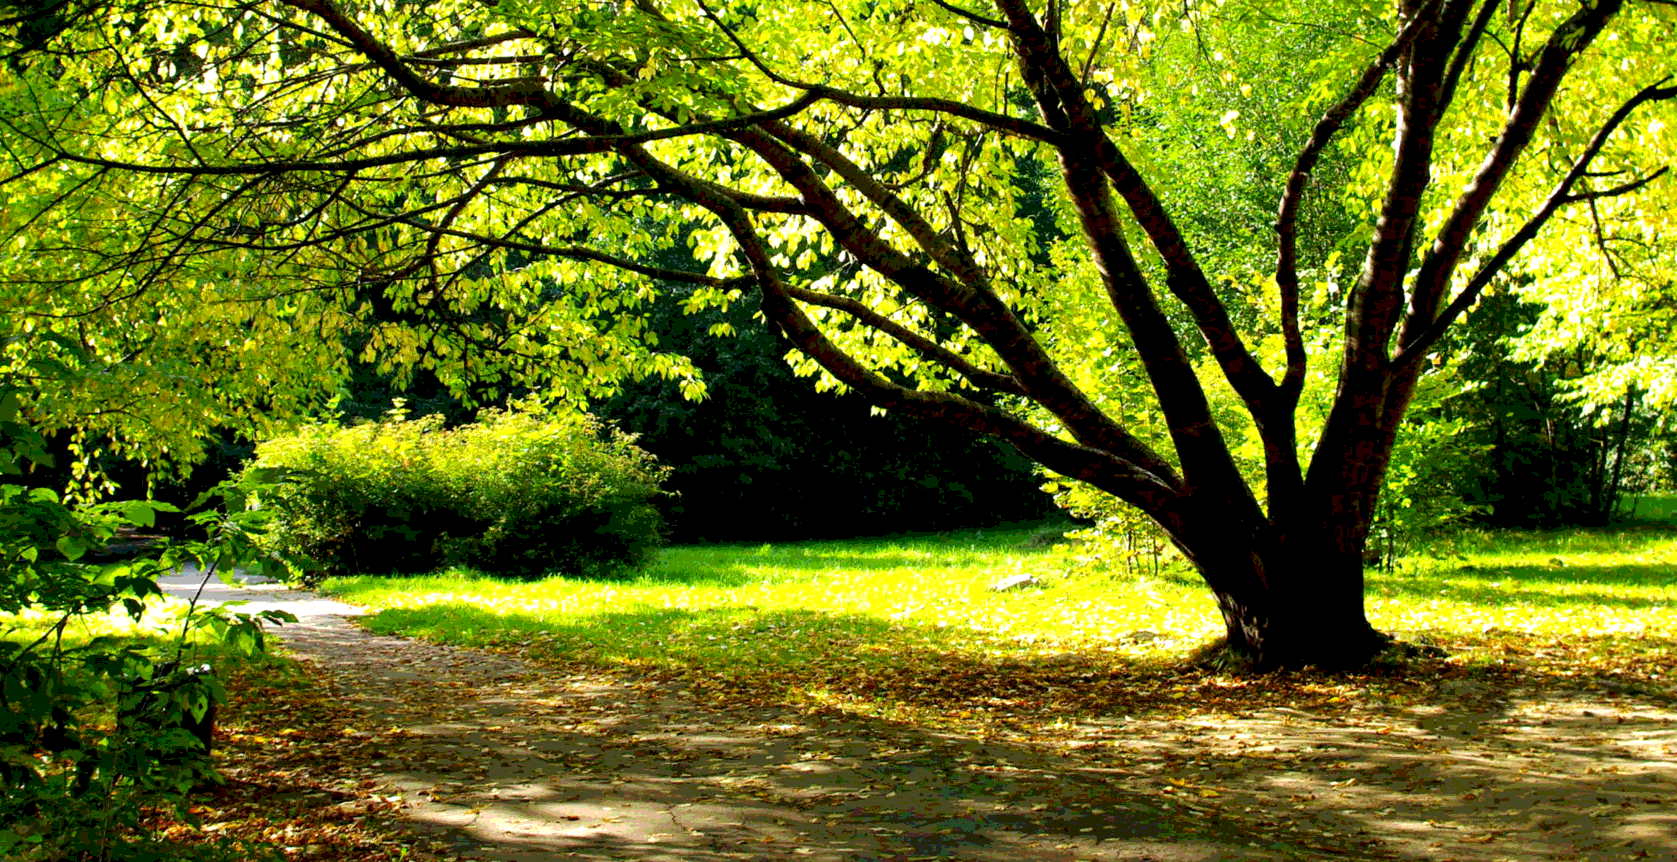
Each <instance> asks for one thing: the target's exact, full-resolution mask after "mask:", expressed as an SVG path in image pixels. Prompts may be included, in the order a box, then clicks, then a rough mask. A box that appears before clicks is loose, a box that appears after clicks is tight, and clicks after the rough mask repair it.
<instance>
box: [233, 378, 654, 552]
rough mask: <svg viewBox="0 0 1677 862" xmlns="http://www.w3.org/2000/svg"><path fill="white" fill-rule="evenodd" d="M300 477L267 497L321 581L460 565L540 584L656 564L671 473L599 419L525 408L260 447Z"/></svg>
mask: <svg viewBox="0 0 1677 862" xmlns="http://www.w3.org/2000/svg"><path fill="white" fill-rule="evenodd" d="M268 467H285V468H290V469H293V470H298V471H301V472H300V473H299V474H298V475H297V476H296V478H294V479H293V480H292V481H289V482H287V483H285V484H283V485H281V486H280V487H279V489H277V490H276V491H273V492H270V493H269V494H267V495H264V496H263V498H262V505H263V506H264V507H265V508H269V509H272V510H273V511H274V512H275V514H276V518H275V528H274V530H273V532H272V533H271V537H272V540H273V541H274V542H276V543H277V544H279V545H282V546H285V547H288V548H290V549H293V550H296V551H299V552H301V553H303V554H306V555H308V556H310V557H313V558H314V559H315V560H316V561H317V562H318V563H319V564H320V566H321V571H322V573H324V574H347V573H352V572H366V573H385V572H418V571H428V570H431V569H435V568H438V567H440V566H445V565H451V564H463V565H469V566H473V567H475V568H479V569H482V570H484V571H490V572H497V573H502V574H509V575H516V576H521V577H534V576H539V575H542V574H545V573H547V572H552V571H561V572H566V573H572V574H590V575H597V574H606V573H610V572H612V571H616V570H619V569H623V568H625V567H631V566H637V565H640V564H643V563H645V562H646V561H647V559H648V558H649V556H650V555H651V553H652V552H653V550H654V549H656V548H657V546H658V542H659V523H660V522H659V517H658V513H657V510H656V509H655V508H654V507H653V506H652V500H653V498H654V497H656V496H657V495H658V493H659V492H658V483H659V482H660V481H661V480H662V479H663V477H664V473H665V472H666V471H664V470H663V469H661V468H659V467H657V466H656V465H655V464H654V463H653V461H652V458H651V456H649V455H647V454H646V453H645V452H643V451H641V450H640V449H639V448H637V447H636V446H635V445H634V442H633V440H632V438H630V437H628V436H626V435H624V434H621V433H619V432H616V431H612V430H609V429H605V428H603V427H602V426H601V425H600V424H599V423H598V422H597V421H595V420H594V419H593V418H592V417H587V416H557V415H554V414H552V413H549V412H546V411H543V410H541V409H539V408H537V407H535V406H534V405H531V404H525V405H520V406H518V407H515V409H513V410H510V411H501V410H486V411H484V412H483V413H482V414H481V415H480V417H479V421H478V422H477V423H475V424H470V425H464V426H461V427H458V428H453V429H445V428H444V427H443V420H442V417H440V416H427V417H424V418H419V419H409V418H407V417H406V416H405V415H403V414H402V413H400V412H399V411H398V412H392V413H391V414H390V415H388V416H386V417H385V418H384V419H383V420H382V421H379V422H368V423H364V424H361V425H355V426H350V427H336V426H314V427H309V428H305V429H303V430H301V431H298V432H297V433H295V434H292V435H290V436H287V437H281V438H278V439H275V440H271V441H269V442H267V443H264V444H262V445H261V446H260V447H258V448H257V461H256V468H257V469H261V468H268Z"/></svg>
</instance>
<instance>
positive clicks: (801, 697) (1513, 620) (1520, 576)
mask: <svg viewBox="0 0 1677 862" xmlns="http://www.w3.org/2000/svg"><path fill="white" fill-rule="evenodd" d="M1033 532H1034V531H1033V530H1032V529H1030V528H1019V529H1003V530H983V531H977V530H972V531H963V532H954V533H946V534H939V535H932V536H912V537H892V538H879V539H857V540H850V541H840V542H809V543H797V544H787V545H776V546H768V545H752V546H689V547H677V548H671V549H668V550H666V551H665V552H664V553H663V554H662V556H661V558H660V559H659V561H658V563H657V564H656V565H655V566H654V567H652V568H651V569H650V570H649V571H647V572H646V573H645V574H643V575H641V576H639V577H636V578H633V579H630V580H623V581H591V580H580V579H574V578H566V577H554V578H549V579H546V580H542V581H534V582H515V581H505V580H498V579H494V578H489V577H485V576H482V575H479V574H476V573H473V572H470V571H462V570H456V571H450V572H446V573H443V574H437V575H426V576H417V577H402V578H388V577H361V578H344V579H338V580H334V581H330V582H329V583H328V584H327V588H328V589H329V590H330V591H332V592H334V593H336V594H338V595H340V596H342V597H343V598H345V599H346V600H348V601H351V602H355V603H358V604H362V605H365V606H368V607H369V608H371V609H373V610H375V611H376V613H374V614H373V615H371V616H370V617H368V618H367V621H366V622H367V625H368V626H370V627H371V628H372V629H374V630H375V631H379V632H386V633H401V634H406V635H413V636H420V637H426V638H431V639H435V640H439V641H444V642H448V643H454V644H467V645H475V646H486V647H497V648H505V649H511V650H515V651H517V652H519V653H520V654H523V655H528V656H531V657H534V658H539V659H545V660H548V661H552V662H556V663H579V664H582V665H586V666H591V667H602V666H603V667H622V668H633V669H637V670H642V671H654V672H666V673H675V674H679V675H683V676H687V677H690V678H694V679H696V680H698V681H700V682H704V683H709V684H713V685H720V686H722V687H724V688H726V687H727V686H729V685H735V686H745V687H748V688H750V689H752V690H753V691H756V692H758V693H759V696H761V695H764V694H766V695H768V696H771V697H774V698H776V699H782V698H789V699H791V700H793V701H795V702H804V703H809V704H812V705H824V706H836V707H839V708H842V709H846V710H854V711H861V712H866V713H872V714H899V715H901V714H902V713H903V710H905V709H906V710H909V711H911V712H912V711H926V710H929V711H930V712H936V711H938V710H940V709H949V708H952V707H959V708H969V707H974V705H975V704H977V705H981V706H982V705H988V706H993V707H995V708H997V709H998V710H1003V711H1007V712H1011V713H1018V712H1019V711H1020V710H1025V711H1029V712H1038V713H1043V714H1046V713H1049V712H1052V711H1054V710H1056V709H1063V708H1065V707H1067V706H1068V705H1070V706H1072V707H1074V708H1075V704H1069V703H1068V701H1067V698H1068V697H1072V695H1070V694H1064V693H1062V692H1061V691H1060V689H1062V688H1068V687H1069V688H1078V687H1079V686H1077V685H1076V683H1075V681H1076V680H1078V679H1083V678H1086V677H1087V675H1088V674H1089V673H1096V674H1103V675H1110V674H1114V673H1122V674H1128V675H1131V676H1132V677H1133V676H1134V675H1136V674H1138V673H1139V674H1141V675H1144V676H1146V675H1153V676H1157V675H1159V674H1172V673H1175V671H1174V669H1173V668H1172V663H1173V662H1174V660H1176V659H1179V658H1180V657H1182V656H1183V655H1185V654H1187V653H1188V652H1190V651H1191V650H1192V649H1193V648H1194V647H1196V646H1199V645H1200V644H1203V643H1205V642H1207V641H1209V640H1211V639H1213V638H1214V637H1216V636H1217V635H1218V634H1219V633H1220V628H1221V622H1220V619H1219V618H1218V616H1217V613H1216V610H1215V608H1214V606H1213V604H1212V601H1211V598H1210V596H1209V593H1207V591H1206V590H1205V589H1204V588H1203V586H1202V585H1201V584H1200V583H1199V581H1198V579H1197V578H1196V577H1195V576H1193V575H1192V574H1191V573H1189V572H1187V571H1186V570H1184V569H1182V568H1181V567H1180V566H1177V567H1170V566H1167V567H1165V568H1164V569H1163V570H1162V571H1160V572H1159V573H1157V574H1154V573H1153V572H1152V570H1151V567H1143V568H1144V569H1145V571H1144V572H1143V573H1139V574H1137V573H1132V572H1131V571H1130V570H1129V569H1128V567H1126V566H1123V565H1112V564H1108V563H1104V562H1102V561H1101V560H1098V559H1093V558H1091V557H1089V556H1087V555H1084V554H1083V553H1082V552H1080V551H1079V550H1078V549H1077V548H1075V547H1067V546H1058V547H1053V548H1032V547H1030V545H1031V544H1033V543H1031V542H1030V541H1029V540H1030V539H1031V537H1032V535H1033ZM1018 574H1028V575H1031V576H1033V577H1035V578H1036V579H1037V580H1038V581H1040V585H1039V586H1033V587H1025V588H1022V589H1016V590H1012V591H1008V592H1003V593H997V592H993V591H991V590H990V589H989V585H990V584H992V583H993V582H995V581H996V580H998V579H1000V578H1005V577H1009V576H1012V575H1018ZM1368 608H1369V614H1370V617H1371V619H1372V621H1373V622H1374V624H1375V625H1376V626H1377V627H1379V628H1381V629H1383V630H1388V631H1397V632H1401V633H1404V634H1405V635H1407V636H1425V637H1426V638H1429V639H1431V640H1433V641H1435V642H1438V643H1440V644H1442V645H1444V646H1445V647H1446V648H1447V649H1449V650H1451V651H1452V652H1453V653H1455V654H1456V656H1457V661H1459V662H1465V663H1473V662H1496V661H1500V659H1501V658H1502V657H1504V656H1507V655H1534V654H1535V655H1538V656H1547V655H1556V654H1559V653H1558V652H1556V651H1560V652H1565V653H1566V654H1567V655H1568V656H1571V657H1574V658H1576V657H1578V656H1581V655H1583V656H1584V658H1583V659H1581V660H1584V661H1586V662H1587V663H1592V664H1593V666H1594V667H1595V668H1596V670H1599V671H1600V672H1601V673H1605V674H1613V673H1618V672H1620V671H1622V670H1623V669H1625V668H1626V667H1629V666H1631V665H1634V664H1635V663H1636V661H1635V660H1636V659H1637V658H1638V657H1641V656H1646V655H1648V654H1649V652H1650V651H1652V652H1653V653H1658V654H1661V655H1664V654H1667V653H1672V645H1673V643H1677V640H1674V639H1677V531H1673V530H1669V529H1653V528H1641V529H1628V530H1603V531H1586V530H1566V531H1555V532H1506V531H1504V532H1487V531H1466V532H1460V533H1457V534H1454V535H1452V536H1450V537H1448V538H1444V539H1441V540H1439V541H1436V542H1434V543H1433V544H1432V545H1431V546H1430V547H1429V548H1427V549H1426V550H1425V552H1423V553H1421V554H1418V555H1415V556H1413V557H1411V558H1410V559H1408V560H1407V561H1406V562H1405V563H1404V565H1402V566H1401V567H1400V569H1399V571H1397V572H1392V573H1386V572H1374V573H1371V574H1370V579H1369V598H1368ZM1580 651H1582V652H1580ZM1585 653H1587V654H1588V655H1584V654H1585ZM1659 664H1661V662H1654V663H1651V664H1648V665H1647V668H1648V670H1649V672H1650V673H1653V674H1654V675H1655V678H1657V672H1658V665H1659ZM998 667H1006V668H1008V669H1009V673H1008V678H1009V679H1010V680H1013V681H1014V682H1016V683H1017V682H1019V681H1020V680H1027V681H1029V680H1034V682H1030V683H1029V684H1023V683H1020V684H1018V685H1013V686H1011V687H1010V688H1009V689H1008V690H1007V691H999V690H997V691H994V692H992V693H990V694H983V695H980V694H979V693H978V691H979V689H981V688H990V689H993V688H994V680H995V678H996V676H997V674H996V670H997V668H998ZM1567 672H1568V673H1575V672H1576V671H1567ZM1079 674H1082V675H1083V676H1079ZM1103 678H1104V676H1103ZM964 679H970V680H971V681H972V682H973V685H972V686H963V685H962V681H963V680H964ZM921 708H924V709H921ZM974 708H976V707H974Z"/></svg>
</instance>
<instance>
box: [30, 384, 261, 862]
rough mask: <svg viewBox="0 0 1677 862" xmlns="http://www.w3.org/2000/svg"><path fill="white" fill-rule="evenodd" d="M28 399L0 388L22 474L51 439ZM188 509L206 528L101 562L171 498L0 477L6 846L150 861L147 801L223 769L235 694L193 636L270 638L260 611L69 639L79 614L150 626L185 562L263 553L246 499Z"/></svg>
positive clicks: (51, 855) (222, 562) (180, 791)
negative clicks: (126, 498)
mask: <svg viewBox="0 0 1677 862" xmlns="http://www.w3.org/2000/svg"><path fill="white" fill-rule="evenodd" d="M20 404H21V400H20V399H19V398H18V396H17V394H16V393H15V392H13V391H10V390H9V389H8V390H5V391H3V392H0V453H3V455H0V468H4V472H6V473H9V474H14V475H15V474H17V473H19V472H20V468H21V467H22V466H23V464H24V463H25V462H28V461H34V460H36V459H40V458H43V457H44V440H43V439H42V438H41V437H40V435H39V433H38V432H36V431H35V430H34V429H33V428H32V427H30V426H29V425H28V424H27V423H26V422H24V421H22V420H21V417H20V415H19V409H20ZM221 493H222V496H223V497H225V498H226V500H227V504H226V507H225V510H223V509H215V508H211V509H206V510H204V511H200V512H196V513H194V514H193V515H191V516H190V517H191V520H192V522H193V523H194V524H195V525H196V526H197V527H198V528H200V529H201V530H202V531H203V532H204V533H205V534H206V538H205V539H203V540H199V541H187V542H180V543H175V544H170V545H168V546H166V547H164V548H162V549H161V550H160V551H159V552H158V553H157V554H156V555H155V556H151V557H144V558H140V559H135V560H132V561H129V562H124V563H110V564H103V565H97V564H91V563H88V562H86V561H85V559H84V558H85V555H86V554H87V553H88V552H89V551H90V550H95V549H98V548H100V547H102V546H103V545H104V543H105V542H106V541H108V540H109V539H110V538H111V537H112V536H113V535H115V533H116V531H117V529H118V528H119V527H120V526H124V525H127V526H151V525H152V524H153V523H154V520H155V517H156V513H157V511H159V510H162V509H167V508H169V507H167V506H165V505H164V504H160V503H156V502H137V501H136V502H125V503H116V504H108V505H103V506H97V507H92V508H87V509H82V510H72V509H71V508H69V507H67V506H66V505H65V504H64V503H62V502H61V501H60V500H59V499H58V498H57V496H56V495H54V494H53V493H52V492H50V491H47V490H44V489H39V488H37V489H29V488H25V487H23V486H21V485H17V484H12V483H11V482H7V483H6V484H4V485H0V555H3V556H0V566H3V567H4V570H3V571H0V624H3V625H4V626H5V636H4V638H0V790H3V792H4V796H3V797H0V852H4V853H5V854H7V857H8V858H16V859H20V860H58V859H66V860H70V859H74V860H82V859H88V860H107V859H136V860H139V859H155V858H158V855H157V854H158V853H160V852H164V851H162V850H160V849H159V847H158V845H157V842H156V839H155V838H154V837H153V836H151V835H149V834H148V833H147V832H146V831H145V830H144V828H143V825H144V824H143V822H142V816H143V814H144V812H145V811H146V810H147V809H148V808H149V807H151V806H157V805H175V806H184V805H185V801H186V795H187V793H188V791H190V790H191V789H192V787H193V786H194V785H195V784H197V783H199V782H202V781H206V780H211V779H213V778H214V772H213V770H212V769H211V768H210V762H209V752H208V739H207V734H208V728H209V726H210V724H211V722H212V720H213V719H212V716H213V712H214V709H215V704H216V703H218V702H221V701H223V700H225V697H226V695H225V691H224V690H223V688H222V686H221V683H220V681H219V679H218V677H217V675H216V674H215V672H214V670H213V669H212V667H211V666H210V665H209V664H203V663H201V662H200V660H199V659H198V658H197V657H196V654H195V650H194V648H192V647H190V646H189V644H190V640H191V639H192V638H194V637H206V636H208V637H213V638H214V639H215V640H217V641H220V642H224V643H228V644H232V645H234V646H235V647H237V648H239V649H242V650H245V651H247V652H249V651H257V650H260V649H261V648H262V643H263V642H262V629H261V623H263V622H278V621H281V620H283V619H289V618H290V615H289V614H282V613H264V614H261V615H257V616H252V615H249V614H239V613H233V612H231V611H228V610H226V609H223V608H214V609H208V610H206V609H199V608H197V607H196V606H193V607H191V608H189V609H188V611H187V613H186V614H185V615H184V618H182V619H181V620H180V621H179V629H178V630H177V631H176V632H175V633H174V635H173V636H172V637H165V638H162V639H158V638H155V637H154V638H151V639H147V638H140V637H135V636H133V635H132V634H129V635H120V634H115V635H101V636H98V637H94V638H92V639H91V640H88V641H86V642H77V639H76V638H75V637H74V636H73V634H72V635H71V636H69V637H67V633H68V632H70V629H71V626H72V624H81V623H84V622H86V621H89V620H98V619H100V618H103V617H106V616H120V617H125V618H126V619H127V620H128V621H130V622H132V623H139V622H140V621H141V619H142V618H143V617H145V616H146V615H147V613H148V607H149V606H148V602H147V600H148V599H152V598H156V597H159V596H160V595H161V592H160V590H159V588H158V585H157V578H158V576H159V575H161V574H164V573H166V572H169V571H172V570H175V569H178V568H180V567H181V566H183V565H186V564H193V565H197V566H199V567H201V568H202V569H203V570H204V571H205V572H206V575H205V577H206V579H207V578H208V577H211V576H212V575H213V573H214V572H216V571H217V570H220V571H221V572H223V573H224V574H225V573H227V572H230V571H231V570H232V568H233V567H234V566H235V565H240V564H252V565H254V564H256V563H257V561H258V559H259V555H258V554H257V553H256V551H255V544H254V541H253V537H254V535H255V534H256V533H257V532H258V531H259V530H260V529H261V525H262V521H263V520H264V518H263V516H262V515H260V514H257V513H250V512H246V511H243V505H242V500H243V495H242V494H241V493H240V490H239V489H237V488H232V487H225V488H222V489H221Z"/></svg>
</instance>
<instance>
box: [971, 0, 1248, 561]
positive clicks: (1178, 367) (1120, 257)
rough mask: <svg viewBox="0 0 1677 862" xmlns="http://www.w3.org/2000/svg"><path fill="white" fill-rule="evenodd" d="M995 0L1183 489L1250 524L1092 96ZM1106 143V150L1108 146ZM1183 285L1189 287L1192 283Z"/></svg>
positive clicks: (1020, 11)
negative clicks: (1165, 431) (1223, 505)
mask: <svg viewBox="0 0 1677 862" xmlns="http://www.w3.org/2000/svg"><path fill="white" fill-rule="evenodd" d="M997 5H998V7H999V8H1000V9H1001V10H1002V12H1003V13H1004V14H1006V15H1007V19H1008V26H1009V32H1011V33H1012V34H1013V44H1014V51H1015V53H1016V54H1017V55H1018V58H1019V66H1020V71H1021V73H1022V75H1023V76H1024V78H1025V81H1026V83H1027V85H1028V86H1030V88H1031V90H1032V93H1033V94H1034V95H1035V97H1036V100H1037V104H1038V107H1039V108H1040V109H1041V110H1042V112H1043V115H1044V116H1045V117H1047V118H1048V119H1049V125H1051V126H1053V127H1054V128H1056V129H1057V130H1060V131H1061V132H1063V133H1065V134H1066V135H1067V136H1068V137H1069V138H1071V140H1070V141H1068V142H1067V143H1066V144H1063V145H1060V146H1059V151H1060V165H1061V172H1062V174H1063V175H1064V179H1065V185H1066V190H1067V191H1068V193H1069V194H1070V195H1071V199H1072V203H1073V205H1074V206H1075V208H1076V210H1077V214H1078V220H1079V222H1080V224H1081V226H1082V228H1083V232H1084V235H1085V237H1086V239H1087V241H1088V243H1089V248H1090V250H1091V252H1092V253H1093V255H1094V258H1095V262H1096V266H1097V267H1098V269H1099V270H1100V273H1101V277H1102V280H1103V281H1104V282H1105V285H1106V289H1107V295H1108V296H1109V297H1110V298H1111V300H1112V303H1113V306H1114V308H1116V309H1117V311H1118V313H1119V315H1120V316H1121V317H1122V318H1123V320H1124V324H1125V326H1126V327H1127V328H1128V329H1129V331H1130V335H1131V338H1132V340H1133V342H1134V344H1135V346H1136V351H1137V352H1138V353H1139V354H1140V356H1141V360H1142V364H1143V366H1144V367H1145V369H1146V371H1147V375H1148V378H1149V380H1150V381H1151V383H1152V384H1153V393H1154V395H1155V397H1156V398H1157V399H1158V403H1159V406H1160V408H1161V409H1162V410H1163V412H1164V415H1165V420H1166V424H1167V426H1168V427H1169V429H1170V433H1171V440H1172V442H1174V443H1175V445H1176V452H1177V455H1178V456H1179V457H1180V459H1181V461H1182V468H1183V475H1184V478H1185V481H1186V482H1187V484H1188V486H1189V489H1190V491H1191V492H1196V493H1197V492H1205V493H1207V494H1208V495H1209V496H1214V497H1217V498H1219V499H1222V500H1224V501H1226V502H1227V503H1228V504H1229V506H1230V511H1229V516H1230V519H1231V523H1233V524H1243V523H1244V524H1249V525H1252V527H1253V529H1256V524H1257V523H1258V521H1259V520H1261V513H1260V512H1259V510H1258V506H1257V501H1256V500H1255V499H1253V498H1252V496H1251V491H1250V489H1249V488H1248V487H1247V485H1246V482H1245V480H1244V479H1243V478H1242V477H1241V475H1240V471H1239V470H1238V469H1237V468H1236V467H1235V465H1234V461H1233V459H1232V458H1230V456H1229V454H1228V448H1227V446H1226V444H1225V441H1224V440H1223V435H1222V432H1221V431H1220V430H1219V429H1218V427H1217V423H1216V422H1215V420H1213V418H1212V416H1211V406H1210V403H1209V401H1208V400H1207V399H1206V395H1205V390H1204V388H1203V387H1202V386H1201V385H1200V382H1199V379H1198V377H1196V376H1195V374H1194V370H1193V366H1192V364H1191V363H1190V362H1189V361H1188V357H1187V353H1186V352H1185V351H1184V350H1183V347H1182V344H1181V342H1180V341H1179V340H1178V339H1177V337H1176V332H1175V330H1174V329H1173V328H1172V326H1171V324H1170V320H1169V319H1168V318H1167V317H1166V316H1165V314H1164V312H1163V310H1162V309H1160V307H1159V304H1158V301H1157V298H1156V297H1155V296H1154V294H1153V291H1152V288H1151V287H1150V286H1149V285H1148V283H1147V279H1146V277H1145V276H1144V275H1143V274H1142V272H1141V268H1140V266H1139V265H1138V264H1137V262H1136V260H1135V257H1134V255H1133V254H1132V253H1131V251H1130V248H1129V244H1128V242H1127V241H1125V239H1124V234H1123V227H1122V223H1121V221H1120V219H1119V217H1118V213H1117V210H1116V207H1115V206H1114V202H1113V200H1112V185H1111V181H1110V180H1109V179H1108V174H1107V159H1106V158H1103V156H1106V155H1109V153H1107V152H1103V147H1102V144H1103V143H1104V144H1107V145H1110V143H1111V142H1110V141H1109V140H1108V139H1107V137H1106V134H1105V131H1104V129H1103V128H1102V126H1101V123H1100V120H1099V117H1098V116H1097V113H1096V111H1095V110H1094V106H1093V105H1091V104H1090V103H1089V101H1088V99H1087V98H1086V97H1085V95H1084V92H1083V87H1082V85H1081V83H1079V82H1078V81H1077V78H1076V75H1075V74H1073V73H1072V71H1071V68H1070V66H1068V65H1067V64H1066V62H1065V59H1064V58H1063V57H1061V56H1060V55H1059V53H1058V51H1057V50H1056V49H1055V48H1054V45H1053V40H1052V39H1051V38H1050V37H1049V34H1048V33H1047V32H1046V31H1045V30H1044V29H1043V27H1042V25H1041V24H1039V23H1038V22H1037V20H1036V18H1035V16H1034V15H1033V14H1032V13H1031V11H1030V9H1029V8H1028V6H1027V5H1026V3H1025V0H998V2H997ZM1111 152H1116V147H1113V148H1112V150H1111ZM1188 289H1189V290H1190V291H1191V290H1192V286H1191V285H1190V286H1189V287H1188ZM1271 385H1273V384H1271ZM1236 507H1238V508H1236Z"/></svg>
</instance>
